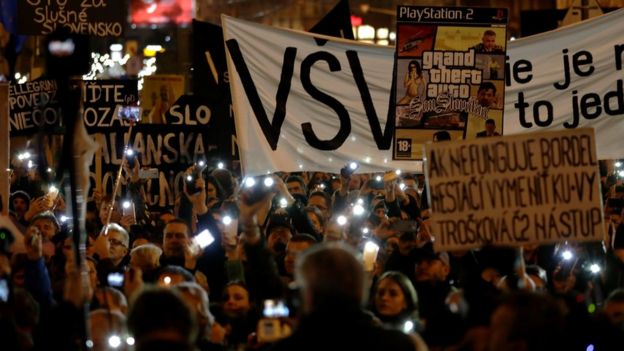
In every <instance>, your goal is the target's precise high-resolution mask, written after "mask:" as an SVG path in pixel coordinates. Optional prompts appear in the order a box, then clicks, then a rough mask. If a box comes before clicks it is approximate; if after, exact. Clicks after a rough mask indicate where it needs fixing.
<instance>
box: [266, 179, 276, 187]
mask: <svg viewBox="0 0 624 351" xmlns="http://www.w3.org/2000/svg"><path fill="white" fill-rule="evenodd" d="M273 184H275V181H274V180H273V178H271V177H266V178H264V186H266V187H267V188H270V187H272V186H273Z"/></svg>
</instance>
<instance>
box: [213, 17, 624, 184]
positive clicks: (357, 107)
mask: <svg viewBox="0 0 624 351" xmlns="http://www.w3.org/2000/svg"><path fill="white" fill-rule="evenodd" d="M222 22H223V29H224V37H225V41H226V47H227V58H228V70H229V72H230V89H231V91H232V102H233V107H234V114H235V118H236V132H237V139H238V145H239V150H240V152H241V163H242V167H243V172H244V173H245V174H246V175H253V174H264V173H267V172H273V171H278V170H279V171H299V170H318V171H326V172H338V170H339V169H340V168H341V167H342V166H344V165H345V164H346V163H347V162H349V161H352V160H354V161H359V162H360V163H361V166H362V168H361V171H362V172H376V171H384V170H390V169H396V168H400V169H403V170H412V171H414V170H418V171H420V170H421V169H422V165H421V163H420V162H413V161H411V162H410V161H402V162H398V161H392V140H391V139H389V138H391V137H392V134H393V128H388V129H387V130H386V120H387V118H388V117H387V116H388V107H389V106H388V102H389V100H390V99H389V98H390V91H391V86H392V69H393V64H394V50H393V48H391V47H384V46H375V45H368V44H361V43H358V42H354V41H349V40H343V39H337V38H332V37H324V36H320V35H314V34H309V33H305V32H298V31H293V30H287V29H279V28H274V27H267V26H264V25H260V24H255V23H251V22H247V21H243V20H239V19H234V18H231V17H227V16H223V17H222ZM623 32H624V9H623V10H618V11H614V12H612V13H609V14H606V15H603V16H600V17H597V18H594V19H591V20H588V21H584V22H582V23H579V24H577V25H573V26H569V27H565V28H562V29H559V30H555V31H551V32H547V33H543V34H539V35H535V36H532V37H527V38H524V39H521V40H516V41H513V42H510V43H509V45H508V48H507V54H508V56H509V60H508V67H507V72H506V74H507V75H508V77H509V81H510V83H511V85H509V86H507V88H506V92H505V123H504V126H503V132H504V134H519V133H527V132H537V131H547V130H561V129H569V128H580V127H591V128H594V129H595V133H596V143H597V145H596V149H597V153H598V158H599V159H614V158H624V148H623V147H620V144H619V139H621V135H622V130H624V124H623V123H624V122H622V121H620V118H621V117H624V88H623V87H622V85H623V84H622V82H623V80H624V74H623V73H622V72H624V37H623V36H622V34H621V33H623ZM315 37H316V38H323V39H325V41H320V42H317V41H315V39H314V38H315ZM233 52H234V56H235V57H233ZM566 65H567V66H566ZM529 66H530V67H529ZM566 67H567V69H566ZM565 72H567V74H568V76H566V74H565ZM241 76H243V78H241ZM566 77H567V78H566ZM280 89H281V90H280ZM520 97H521V98H522V100H521V99H520ZM250 101H251V102H250ZM527 104H528V105H527ZM520 106H524V107H523V108H519V107H520ZM575 106H576V109H575ZM276 111H277V113H276ZM534 111H536V112H538V113H537V114H534ZM521 112H523V114H521ZM274 116H277V118H274ZM282 117H283V119H282ZM261 121H262V122H261ZM262 124H263V125H264V126H261V125H262ZM529 125H530V126H529ZM620 125H621V126H620Z"/></svg>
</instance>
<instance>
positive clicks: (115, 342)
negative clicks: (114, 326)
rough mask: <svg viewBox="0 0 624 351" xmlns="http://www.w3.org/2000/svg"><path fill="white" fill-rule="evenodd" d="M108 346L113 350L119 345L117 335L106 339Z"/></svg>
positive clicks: (119, 341) (119, 340)
mask: <svg viewBox="0 0 624 351" xmlns="http://www.w3.org/2000/svg"><path fill="white" fill-rule="evenodd" d="M108 345H109V346H110V347H112V348H114V349H116V348H118V347H119V345H121V338H120V337H119V336H118V335H113V336H111V337H109V338H108Z"/></svg>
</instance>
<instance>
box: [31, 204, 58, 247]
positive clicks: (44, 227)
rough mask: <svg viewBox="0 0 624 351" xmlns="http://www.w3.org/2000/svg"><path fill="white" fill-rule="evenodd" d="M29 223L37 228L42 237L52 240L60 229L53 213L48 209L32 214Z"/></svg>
mask: <svg viewBox="0 0 624 351" xmlns="http://www.w3.org/2000/svg"><path fill="white" fill-rule="evenodd" d="M30 225H31V226H33V227H36V228H37V229H39V231H40V232H41V235H42V236H43V238H45V239H48V240H52V238H53V237H54V236H55V235H56V234H58V232H59V231H60V230H61V226H60V225H59V222H58V220H57V219H56V217H55V216H54V213H52V212H50V211H44V212H41V213H39V214H37V215H36V216H34V217H33V219H32V220H31V221H30Z"/></svg>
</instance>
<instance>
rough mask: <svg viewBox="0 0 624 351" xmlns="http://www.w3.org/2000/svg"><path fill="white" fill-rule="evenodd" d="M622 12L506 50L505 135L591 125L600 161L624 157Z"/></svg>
mask: <svg viewBox="0 0 624 351" xmlns="http://www.w3.org/2000/svg"><path fill="white" fill-rule="evenodd" d="M622 33H624V10H618V11H614V12H612V13H609V14H606V15H603V16H600V17H596V18H594V19H591V20H587V21H584V22H581V23H578V24H575V25H572V26H568V27H564V28H561V29H558V30H554V31H551V32H547V33H543V34H539V35H534V36H531V37H527V38H523V39H520V40H516V41H512V42H510V43H509V45H508V47H507V53H508V55H509V60H508V61H507V72H508V73H507V79H508V83H509V79H510V83H511V85H510V86H508V87H507V90H506V92H505V125H504V128H503V131H504V134H506V135H507V134H519V133H528V132H535V131H547V130H561V129H571V128H580V127H592V128H594V129H595V131H596V149H597V152H598V158H599V159H617V158H624V148H622V145H621V140H622V130H623V129H624V121H623V120H622V119H621V118H623V117H624V87H623V85H624V84H623V80H624V36H622Z"/></svg>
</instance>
